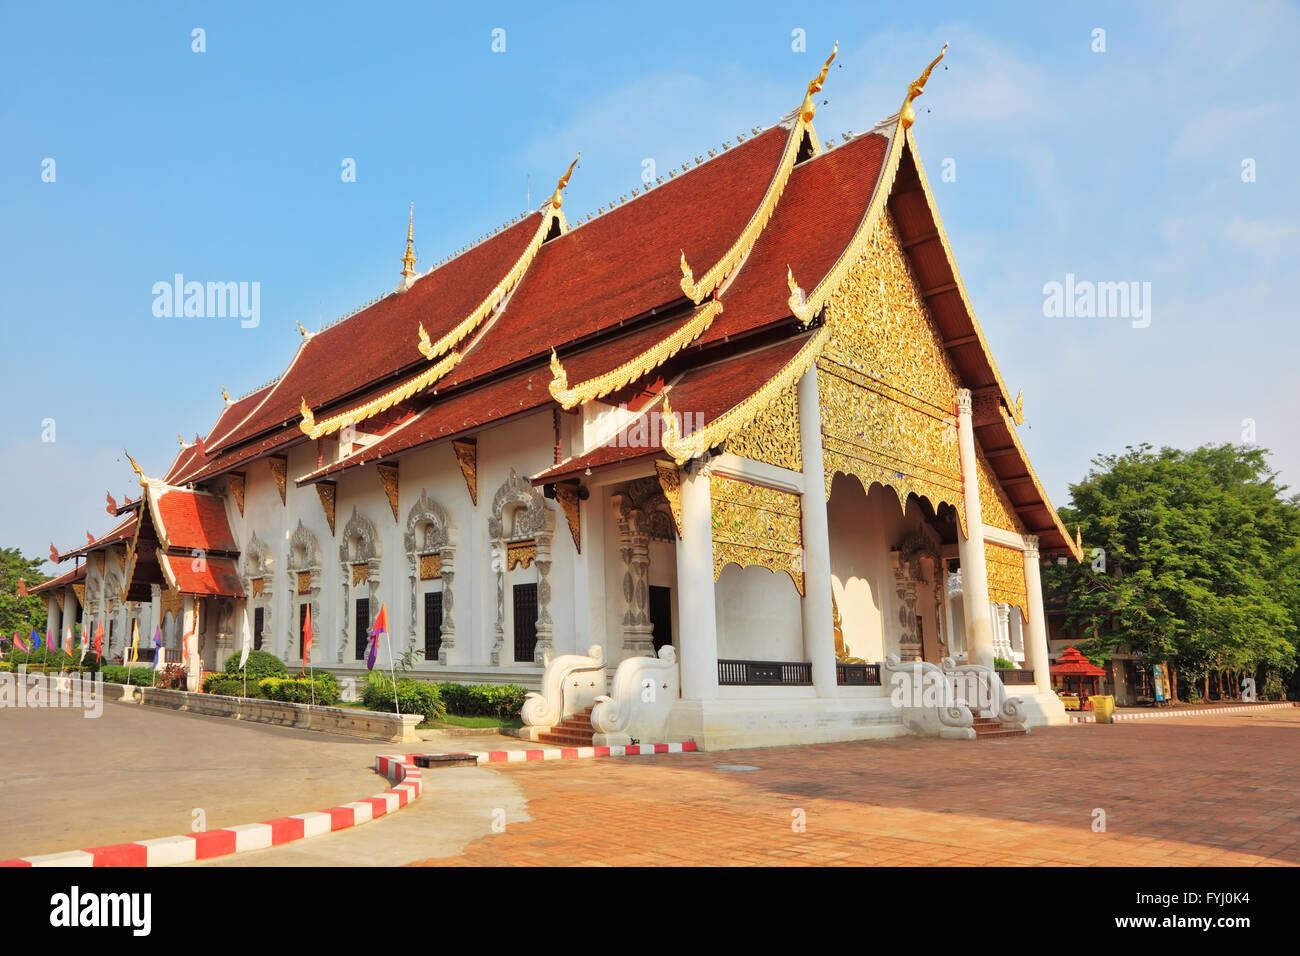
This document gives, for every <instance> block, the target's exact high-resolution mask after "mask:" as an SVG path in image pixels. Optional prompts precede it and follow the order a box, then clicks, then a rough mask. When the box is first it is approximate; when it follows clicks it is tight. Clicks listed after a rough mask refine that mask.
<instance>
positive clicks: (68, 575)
mask: <svg viewBox="0 0 1300 956" xmlns="http://www.w3.org/2000/svg"><path fill="white" fill-rule="evenodd" d="M84 580H86V566H85V565H84V564H79V565H77V566H76V567H75V568H72V569H71V570H69V571H64V572H63V573H62V574H60V575H59V576H58V577H54V578H50V579H49V580H48V581H45V582H43V583H42V584H38V585H36V587H34V588H28V590H27V593H28V594H39V593H41V592H42V591H53V590H55V589H56V588H63V587H68V586H69V585H72V584H80V583H81V582H82V581H84Z"/></svg>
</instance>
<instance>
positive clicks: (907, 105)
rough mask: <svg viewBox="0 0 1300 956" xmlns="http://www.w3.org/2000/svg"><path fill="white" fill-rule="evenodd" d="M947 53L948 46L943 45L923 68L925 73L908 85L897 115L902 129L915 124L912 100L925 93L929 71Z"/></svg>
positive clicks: (909, 127)
mask: <svg viewBox="0 0 1300 956" xmlns="http://www.w3.org/2000/svg"><path fill="white" fill-rule="evenodd" d="M947 52H948V44H946V43H945V44H944V45H943V49H942V50H940V51H939V55H938V56H936V57H935V58H934V59H933V60H931V61H930V65H929V66H927V67H926V68H925V72H924V73H922V74H921V75H920V76H918V77H917V78H916V79H915V80H913V81H912V82H911V83H910V84H909V85H908V87H907V99H905V100H903V108H902V109H901V110H900V111H899V113H898V121H899V123H901V124H902V127H903V129H911V128H912V124H913V123H915V122H916V111H915V110H913V109H912V100H914V99H916V98H917V97H918V96H920V95H921V94H922V93H924V92H925V84H926V83H928V82H929V80H930V71H931V70H933V69H934V68H935V66H936V65H937V64H938V62H939V61H940V60H942V59H943V55H944V54H945V53H947Z"/></svg>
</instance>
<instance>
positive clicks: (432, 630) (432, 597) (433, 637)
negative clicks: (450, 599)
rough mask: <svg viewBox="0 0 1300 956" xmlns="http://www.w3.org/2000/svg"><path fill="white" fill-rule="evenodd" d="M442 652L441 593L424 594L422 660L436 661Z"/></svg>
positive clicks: (428, 592)
mask: <svg viewBox="0 0 1300 956" xmlns="http://www.w3.org/2000/svg"><path fill="white" fill-rule="evenodd" d="M440 650H442V592H441V591H426V592H425V594H424V659H425V660H426V661H435V662H436V661H437V660H438V652H439V651H440Z"/></svg>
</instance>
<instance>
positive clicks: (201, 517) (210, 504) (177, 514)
mask: <svg viewBox="0 0 1300 956" xmlns="http://www.w3.org/2000/svg"><path fill="white" fill-rule="evenodd" d="M158 485H159V488H160V489H161V490H156V489H154V488H152V487H151V488H150V491H151V494H150V495H149V504H150V512H151V514H152V516H153V520H154V528H155V529H156V530H157V532H158V539H159V541H161V542H162V543H163V546H164V547H166V548H167V549H169V550H170V549H178V548H184V549H186V550H189V551H204V552H223V553H234V554H238V553H239V545H238V544H237V543H236V541H235V536H234V534H233V533H231V530H230V522H229V521H228V520H227V518H226V504H225V501H224V500H222V499H221V498H220V497H218V496H217V495H212V494H208V493H207V492H202V491H189V490H187V489H184V488H173V487H170V486H167V485H163V484H162V483H161V482H159V483H158Z"/></svg>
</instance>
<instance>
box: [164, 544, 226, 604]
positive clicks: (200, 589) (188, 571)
mask: <svg viewBox="0 0 1300 956" xmlns="http://www.w3.org/2000/svg"><path fill="white" fill-rule="evenodd" d="M159 560H160V561H161V562H163V563H165V564H166V566H167V570H168V571H170V572H171V573H170V574H169V575H168V577H169V579H170V580H172V581H175V582H176V590H177V591H179V592H180V593H181V594H199V595H205V596H215V597H234V598H240V597H243V596H244V587H243V585H242V584H240V581H239V571H238V569H237V568H236V567H235V562H234V561H233V560H231V559H230V558H205V559H203V560H199V559H196V558H192V557H189V556H186V555H180V556H178V555H174V554H160V555H159Z"/></svg>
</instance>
